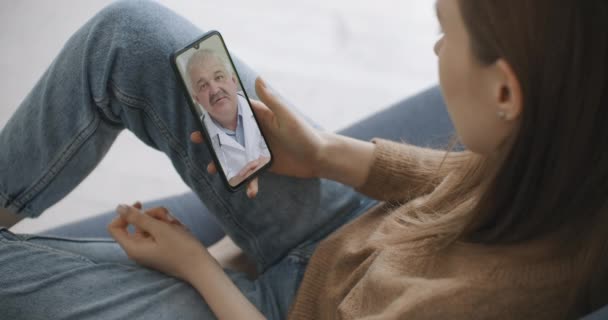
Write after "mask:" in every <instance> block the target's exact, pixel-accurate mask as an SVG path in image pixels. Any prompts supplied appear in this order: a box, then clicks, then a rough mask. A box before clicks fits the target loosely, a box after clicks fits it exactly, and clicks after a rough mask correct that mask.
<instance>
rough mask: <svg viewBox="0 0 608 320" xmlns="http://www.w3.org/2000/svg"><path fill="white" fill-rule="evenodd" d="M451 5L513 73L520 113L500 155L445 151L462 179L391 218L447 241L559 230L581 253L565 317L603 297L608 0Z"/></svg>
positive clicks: (486, 55)
mask: <svg viewBox="0 0 608 320" xmlns="http://www.w3.org/2000/svg"><path fill="white" fill-rule="evenodd" d="M459 6H460V10H461V12H462V16H463V20H464V22H465V26H466V28H467V31H468V32H469V35H470V39H471V47H472V48H471V49H472V51H473V54H474V55H475V56H476V58H477V60H478V61H479V63H480V64H482V65H492V64H494V63H495V62H497V61H498V60H499V59H503V60H504V61H506V62H508V64H509V65H510V66H511V68H512V69H513V70H514V72H515V74H516V76H517V78H518V80H519V81H520V84H521V88H522V91H523V92H522V93H523V105H524V107H523V111H522V115H521V120H520V121H521V124H520V126H519V128H518V130H517V132H516V133H515V134H514V136H513V137H510V140H509V141H508V142H507V146H508V147H506V148H504V151H503V152H502V154H500V155H499V156H496V157H492V159H490V158H481V157H476V156H474V155H470V156H469V157H468V159H467V160H466V161H462V157H460V159H459V161H451V162H450V163H447V165H448V167H456V166H458V167H459V170H458V171H459V174H457V175H456V176H454V177H452V178H453V179H456V180H458V182H457V183H453V184H451V186H452V188H451V189H450V190H449V191H446V192H443V193H441V194H440V195H439V196H435V197H434V198H432V199H426V201H425V202H424V203H423V204H421V203H419V204H416V203H413V204H408V205H410V207H411V208H412V210H410V213H409V214H408V216H396V217H395V218H396V220H397V222H398V223H400V224H401V225H402V226H405V227H408V228H411V227H412V226H413V227H414V229H415V232H408V234H407V235H406V237H407V238H409V239H410V240H412V239H422V238H425V237H431V238H440V239H443V240H444V242H443V244H449V243H452V242H454V241H456V240H462V241H467V242H473V243H479V244H485V245H505V244H516V243H526V242H528V241H533V240H536V239H540V238H544V237H548V236H551V235H555V234H559V235H560V237H559V239H561V240H562V241H563V245H564V246H563V251H564V253H568V254H572V256H573V260H576V261H577V265H576V267H575V268H576V270H577V274H575V275H572V276H573V279H574V280H573V293H572V303H571V305H572V308H571V310H572V313H571V314H570V315H569V316H568V317H578V316H581V315H583V314H585V313H588V312H590V311H592V310H595V309H597V308H598V307H600V306H603V305H605V304H608V2H607V1H605V0H584V1H581V0H558V1H556V0H533V1H530V0H508V1H505V0H459ZM449 158H452V157H449V156H448V157H446V159H449ZM456 162H459V164H458V165H457V164H456ZM442 171H445V168H444V170H442ZM447 212H449V214H447V215H444V214H443V213H447ZM409 231H412V230H409ZM401 234H402V235H403V233H401ZM401 239H402V240H403V237H402V238H401ZM574 256H576V258H574Z"/></svg>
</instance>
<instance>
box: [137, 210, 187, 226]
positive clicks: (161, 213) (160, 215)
mask: <svg viewBox="0 0 608 320" xmlns="http://www.w3.org/2000/svg"><path fill="white" fill-rule="evenodd" d="M145 213H146V214H147V215H149V216H150V217H153V218H156V219H158V220H162V221H165V222H167V223H170V224H174V225H177V226H181V227H184V228H186V226H184V225H183V224H182V222H181V221H179V220H178V219H177V218H176V217H174V216H173V215H172V214H171V212H169V210H167V208H164V207H156V208H152V209H150V210H146V212H145ZM186 229H187V228H186Z"/></svg>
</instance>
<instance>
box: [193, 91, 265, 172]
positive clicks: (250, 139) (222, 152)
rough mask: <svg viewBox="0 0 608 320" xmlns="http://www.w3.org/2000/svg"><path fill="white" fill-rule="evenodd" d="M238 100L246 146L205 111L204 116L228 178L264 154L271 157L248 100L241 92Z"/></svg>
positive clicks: (205, 123)
mask: <svg viewBox="0 0 608 320" xmlns="http://www.w3.org/2000/svg"><path fill="white" fill-rule="evenodd" d="M238 101H239V105H240V108H241V113H242V116H243V133H244V136H245V147H243V146H241V144H240V143H238V142H237V141H236V140H235V139H234V138H232V137H230V136H228V135H227V134H226V133H225V132H224V131H222V129H221V128H219V127H218V126H217V125H216V124H215V122H214V121H213V120H212V119H211V117H210V116H209V114H208V113H206V112H205V113H203V116H202V121H203V123H204V125H205V127H206V128H207V130H208V132H209V137H211V142H212V145H213V148H214V150H215V152H216V154H217V157H218V158H219V161H220V162H221V164H222V168H223V170H224V174H225V175H226V178H227V179H228V180H230V179H232V178H233V177H234V176H236V175H237V174H238V173H239V171H241V169H243V167H245V165H246V164H248V163H249V162H251V161H253V160H256V159H258V158H260V157H262V156H264V157H270V152H269V151H268V146H267V145H266V143H265V142H264V138H263V137H262V134H261V132H260V130H259V129H258V127H257V123H256V121H255V118H254V117H253V112H252V111H251V108H250V107H249V104H248V103H247V100H245V97H243V96H241V95H240V94H239V95H238Z"/></svg>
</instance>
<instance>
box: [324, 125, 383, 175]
mask: <svg viewBox="0 0 608 320" xmlns="http://www.w3.org/2000/svg"><path fill="white" fill-rule="evenodd" d="M321 138H322V139H321V141H322V142H321V146H320V147H319V155H318V157H317V159H318V160H317V168H318V170H319V171H318V176H319V177H320V178H326V179H331V180H335V181H338V182H341V183H344V184H346V185H349V186H352V187H359V186H361V185H363V183H364V182H365V180H366V179H367V176H368V174H369V170H370V167H371V165H372V162H373V154H374V149H375V146H374V144H373V143H371V142H367V141H361V140H357V139H353V138H349V137H346V136H342V135H339V134H335V133H327V132H323V133H321Z"/></svg>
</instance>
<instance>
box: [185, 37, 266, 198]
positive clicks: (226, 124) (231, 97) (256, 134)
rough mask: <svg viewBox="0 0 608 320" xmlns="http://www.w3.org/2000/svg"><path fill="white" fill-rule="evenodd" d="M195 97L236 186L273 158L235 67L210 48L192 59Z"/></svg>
mask: <svg viewBox="0 0 608 320" xmlns="http://www.w3.org/2000/svg"><path fill="white" fill-rule="evenodd" d="M187 70H188V75H189V77H190V87H191V89H192V96H193V98H194V100H195V101H196V102H197V103H198V104H199V105H200V106H202V107H203V109H204V112H202V114H203V115H202V116H201V121H202V122H203V124H204V125H205V127H206V128H207V131H208V133H209V137H210V138H211V143H212V146H213V148H214V150H215V152H216V154H217V157H218V160H219V161H220V163H221V167H222V168H223V170H224V173H225V174H226V178H227V179H228V181H229V183H230V185H232V186H236V185H238V184H240V183H241V182H242V181H243V180H245V179H246V178H247V177H248V176H249V175H250V174H251V173H253V172H255V171H256V170H257V169H258V168H260V167H262V166H263V165H265V164H266V163H267V162H268V160H269V159H270V153H269V151H268V146H267V145H266V143H265V141H264V138H263V137H262V134H261V133H260V130H259V128H258V126H257V123H256V121H255V118H254V116H253V112H252V110H251V108H250V107H249V104H248V102H247V99H246V98H245V96H244V94H243V93H242V92H239V91H238V80H237V78H236V75H235V74H234V73H233V71H232V66H231V65H230V64H229V63H228V62H226V61H225V60H224V59H223V58H222V57H220V56H219V55H218V54H217V53H216V52H215V51H213V50H209V49H203V50H199V51H197V52H196V53H194V55H192V57H191V58H190V60H189V61H188V65H187Z"/></svg>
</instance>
